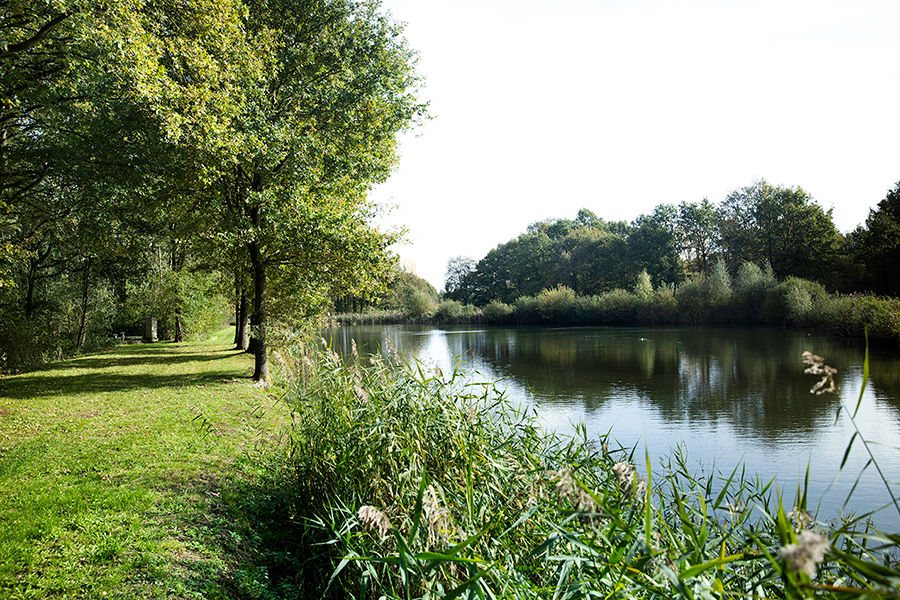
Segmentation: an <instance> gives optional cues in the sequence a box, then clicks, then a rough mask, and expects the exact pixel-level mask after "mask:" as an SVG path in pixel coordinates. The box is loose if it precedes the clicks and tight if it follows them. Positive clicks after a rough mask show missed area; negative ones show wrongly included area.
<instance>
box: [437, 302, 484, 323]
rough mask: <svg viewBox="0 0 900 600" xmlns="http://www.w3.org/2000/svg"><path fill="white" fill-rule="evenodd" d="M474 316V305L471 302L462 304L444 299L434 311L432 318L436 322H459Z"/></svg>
mask: <svg viewBox="0 0 900 600" xmlns="http://www.w3.org/2000/svg"><path fill="white" fill-rule="evenodd" d="M474 316H475V307H474V306H472V305H471V304H462V303H461V302H457V301H456V300H444V301H443V302H441V304H440V306H438V308H437V310H436V311H435V313H434V320H435V321H437V322H438V323H460V322H462V321H467V320H471V319H472V317H474Z"/></svg>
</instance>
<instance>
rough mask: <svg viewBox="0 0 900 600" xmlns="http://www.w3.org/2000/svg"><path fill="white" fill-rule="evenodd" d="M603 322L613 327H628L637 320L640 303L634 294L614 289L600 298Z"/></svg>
mask: <svg viewBox="0 0 900 600" xmlns="http://www.w3.org/2000/svg"><path fill="white" fill-rule="evenodd" d="M600 304H601V306H602V309H601V310H602V312H603V322H605V323H610V324H614V325H629V324H632V323H634V322H635V321H636V320H637V315H638V309H639V308H640V301H639V300H638V297H637V296H635V295H634V294H632V293H630V292H628V291H626V290H622V289H615V290H613V291H611V292H607V293H605V294H603V295H602V296H600Z"/></svg>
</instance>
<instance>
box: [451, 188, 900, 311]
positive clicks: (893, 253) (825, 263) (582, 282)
mask: <svg viewBox="0 0 900 600" xmlns="http://www.w3.org/2000/svg"><path fill="white" fill-rule="evenodd" d="M720 261H722V262H724V263H725V265H726V267H727V268H728V270H729V271H730V272H731V273H732V274H733V275H736V274H737V272H738V270H739V269H740V267H741V265H743V264H744V263H755V264H757V265H766V264H768V265H770V266H771V271H772V273H773V274H774V275H775V277H777V278H778V279H779V280H784V279H787V278H788V277H800V278H803V279H808V280H812V281H817V282H819V283H821V284H822V285H823V286H825V288H826V289H828V290H830V291H839V292H842V293H854V292H872V293H876V294H882V295H891V296H896V295H900V184H898V185H897V186H895V187H894V188H893V189H892V190H890V191H889V192H888V194H887V197H886V198H885V199H884V200H883V201H882V202H881V203H880V204H879V205H878V209H877V210H873V211H871V213H870V215H869V218H868V219H867V220H866V223H865V225H864V226H863V225H861V226H859V227H857V229H856V230H854V231H852V232H850V233H847V234H841V233H840V232H839V231H838V230H837V228H836V227H835V225H834V222H833V220H832V214H831V210H828V211H826V210H823V209H822V207H820V206H819V205H818V204H816V203H815V202H814V201H813V200H812V198H811V197H810V196H809V194H807V193H806V192H805V191H803V190H802V189H800V188H785V187H780V186H773V185H770V184H769V183H767V182H766V181H758V182H756V183H754V184H752V185H750V186H748V187H745V188H742V189H739V190H736V191H734V192H732V193H731V194H730V195H729V196H728V197H727V198H726V199H725V200H724V201H723V202H722V203H721V204H720V205H718V206H715V205H713V204H712V203H711V202H710V201H709V200H706V199H704V200H703V201H702V202H694V203H690V202H682V203H681V204H680V205H674V204H660V205H659V206H657V207H656V208H655V209H654V210H653V212H652V213H651V214H649V215H642V216H640V217H638V218H637V219H635V220H634V221H633V222H632V223H631V224H628V223H625V222H624V221H621V222H607V221H604V220H603V219H601V218H599V217H598V216H597V215H595V214H594V213H592V212H591V211H590V210H587V209H582V210H581V211H579V212H578V215H577V217H576V218H575V219H574V220H569V219H550V220H546V221H541V222H538V223H534V224H532V225H531V226H529V227H528V230H527V231H526V232H525V233H523V234H522V235H520V236H518V237H517V238H515V239H512V240H510V241H508V242H506V243H502V244H499V245H498V246H497V247H496V248H494V249H493V250H491V251H490V252H488V254H487V255H486V256H485V257H483V258H482V259H481V260H478V261H476V260H474V259H472V258H469V257H461V256H459V257H455V258H452V259H450V261H449V263H448V266H447V273H446V279H445V292H444V297H445V298H448V299H451V300H457V301H459V302H462V303H464V304H474V305H476V306H486V305H487V304H488V303H490V302H492V301H495V300H497V301H500V302H504V303H507V304H511V303H513V302H515V301H516V300H517V299H518V298H520V297H523V296H536V295H537V294H538V293H540V292H541V290H547V289H555V288H556V287H557V286H560V285H562V286H565V287H567V288H569V289H571V290H573V291H574V292H575V293H576V294H578V295H580V296H597V295H601V294H605V293H607V292H611V291H612V290H615V289H631V288H632V287H633V286H634V285H635V283H636V282H637V279H638V276H639V274H640V273H642V272H646V273H648V274H649V275H650V280H651V282H652V284H653V286H654V288H657V287H659V286H661V285H673V284H674V285H675V286H676V287H677V286H680V285H681V284H683V283H685V282H689V281H694V280H697V279H698V278H700V277H705V276H709V275H711V273H712V270H713V268H714V267H715V265H716V264H717V263H718V262H720Z"/></svg>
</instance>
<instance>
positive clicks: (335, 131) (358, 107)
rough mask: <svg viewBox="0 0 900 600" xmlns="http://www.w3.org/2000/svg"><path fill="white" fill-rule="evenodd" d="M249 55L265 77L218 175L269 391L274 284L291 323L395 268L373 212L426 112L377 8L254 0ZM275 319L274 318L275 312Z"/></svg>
mask: <svg viewBox="0 0 900 600" xmlns="http://www.w3.org/2000/svg"><path fill="white" fill-rule="evenodd" d="M247 5H248V9H249V14H248V17H247V20H246V28H247V35H248V40H250V43H249V44H248V45H250V46H253V47H254V49H255V51H256V54H255V57H256V60H257V61H258V62H259V64H261V68H260V69H259V74H258V75H256V77H255V78H249V79H248V80H247V81H245V82H244V83H243V85H242V86H241V87H240V88H239V90H238V91H239V93H240V94H241V96H240V102H239V105H240V106H241V111H240V114H239V115H238V116H236V117H235V118H234V120H233V121H232V123H231V126H230V127H231V129H232V131H233V132H234V135H233V136H232V137H231V139H229V140H228V143H227V144H226V145H225V146H221V145H216V146H212V147H211V146H210V145H208V144H206V145H204V146H203V147H204V149H205V150H206V151H207V152H208V154H209V162H210V163H212V164H215V165H216V168H217V170H218V173H219V175H218V177H219V185H218V190H219V197H220V198H221V199H222V200H223V202H222V204H221V206H222V208H223V209H224V210H223V220H224V221H225V222H226V223H227V224H228V225H227V231H228V233H229V235H230V236H237V237H239V238H240V239H242V240H243V241H244V243H245V245H246V249H247V252H248V255H249V259H250V264H251V269H252V276H253V286H254V291H253V317H252V321H251V328H252V333H253V338H254V340H255V344H254V350H255V357H256V360H255V369H254V375H253V378H254V379H255V380H257V381H266V380H268V359H267V329H268V326H269V318H270V313H269V311H270V307H269V304H268V301H269V288H268V284H269V282H270V280H272V281H275V282H277V283H278V287H277V288H276V289H278V290H279V291H280V293H279V294H278V296H277V297H276V298H275V299H276V300H280V302H279V303H276V304H275V305H274V306H273V307H272V308H275V309H279V308H280V309H281V315H280V316H282V317H289V316H296V315H297V313H298V312H301V313H302V312H304V311H309V312H312V311H314V310H317V309H318V308H319V306H321V305H322V304H324V302H325V301H326V300H327V298H328V296H329V295H331V296H334V295H341V293H342V292H344V293H346V292H351V291H353V292H363V291H365V290H366V289H370V290H371V289H374V286H375V285H376V284H377V283H378V281H379V280H383V279H384V278H385V277H386V276H387V274H388V273H389V270H390V268H391V259H390V257H389V255H388V254H387V253H386V249H387V247H388V246H389V245H390V244H391V243H392V242H393V241H394V240H395V236H394V235H392V234H385V233H381V232H378V231H377V230H375V229H373V228H372V227H371V226H370V222H371V219H372V217H373V216H374V213H373V210H372V207H371V206H370V205H369V204H368V202H367V201H366V192H367V191H368V189H369V188H370V186H371V185H373V184H374V183H377V182H379V181H382V180H384V179H385V178H386V177H387V176H388V174H389V173H390V169H391V168H392V167H393V165H394V164H395V162H396V160H397V156H396V140H395V135H396V134H397V133H398V132H399V131H400V130H402V129H404V128H406V127H407V126H409V125H410V124H411V123H412V122H414V120H415V119H416V117H417V116H419V115H421V114H422V111H423V108H424V107H423V106H422V104H420V103H419V102H418V100H417V99H416V94H417V87H416V86H417V78H416V75H415V72H414V70H413V65H414V55H413V54H412V53H411V52H410V51H409V50H408V48H407V47H406V45H405V41H404V40H403V38H402V37H400V33H401V29H400V27H399V26H397V25H395V24H393V23H391V22H390V21H389V20H388V19H387V18H386V17H384V16H383V15H381V14H379V13H378V12H377V4H375V3H374V2H360V3H355V2H351V1H350V0H332V1H329V2H317V1H313V0H309V1H293V0H253V1H250V2H248V4H247ZM276 314H277V313H276Z"/></svg>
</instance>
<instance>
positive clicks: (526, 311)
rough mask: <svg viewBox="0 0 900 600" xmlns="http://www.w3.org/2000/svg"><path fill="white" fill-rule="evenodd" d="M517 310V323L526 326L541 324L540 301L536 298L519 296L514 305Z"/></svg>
mask: <svg viewBox="0 0 900 600" xmlns="http://www.w3.org/2000/svg"><path fill="white" fill-rule="evenodd" d="M513 306H515V309H516V311H515V312H516V314H515V317H516V322H517V323H523V324H526V325H533V324H536V323H540V321H541V313H540V312H539V311H538V301H537V298H535V297H534V296H519V297H518V298H516V303H515V304H514V305H513Z"/></svg>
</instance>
